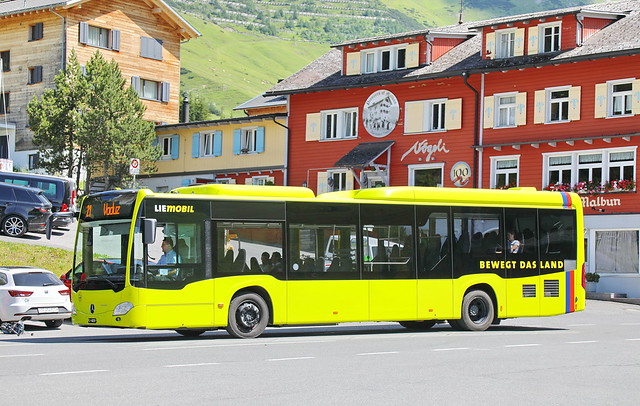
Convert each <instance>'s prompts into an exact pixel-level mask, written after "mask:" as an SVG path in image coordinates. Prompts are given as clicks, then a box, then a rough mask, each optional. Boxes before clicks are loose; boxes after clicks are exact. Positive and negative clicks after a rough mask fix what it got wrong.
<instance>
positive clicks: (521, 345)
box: [504, 344, 540, 348]
mask: <svg viewBox="0 0 640 406" xmlns="http://www.w3.org/2000/svg"><path fill="white" fill-rule="evenodd" d="M538 346H540V344H510V345H505V346H504V347H505V348H517V347H538Z"/></svg>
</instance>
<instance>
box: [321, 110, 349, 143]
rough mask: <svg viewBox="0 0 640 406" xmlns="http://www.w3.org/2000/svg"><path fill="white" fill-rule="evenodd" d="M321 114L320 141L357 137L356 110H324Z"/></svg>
mask: <svg viewBox="0 0 640 406" xmlns="http://www.w3.org/2000/svg"><path fill="white" fill-rule="evenodd" d="M321 114H322V124H321V125H322V130H321V139H322V140H343V139H353V138H357V137H358V109H357V108H349V109H338V110H325V111H322V112H321Z"/></svg>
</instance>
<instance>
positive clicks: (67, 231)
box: [0, 221, 78, 251]
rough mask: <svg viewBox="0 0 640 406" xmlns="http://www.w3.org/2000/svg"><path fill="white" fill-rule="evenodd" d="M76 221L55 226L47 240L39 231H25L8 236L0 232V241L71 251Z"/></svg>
mask: <svg viewBox="0 0 640 406" xmlns="http://www.w3.org/2000/svg"><path fill="white" fill-rule="evenodd" d="M77 224H78V222H77V221H74V222H73V223H72V224H71V226H70V227H69V228H56V229H54V230H53V231H52V232H51V239H50V240H47V236H46V235H45V234H41V233H26V234H25V235H23V236H22V237H19V238H17V237H9V236H7V235H4V234H2V233H0V241H6V242H15V243H21V244H33V245H44V246H47V247H53V248H60V249H65V250H69V251H73V247H74V241H75V234H76V226H77Z"/></svg>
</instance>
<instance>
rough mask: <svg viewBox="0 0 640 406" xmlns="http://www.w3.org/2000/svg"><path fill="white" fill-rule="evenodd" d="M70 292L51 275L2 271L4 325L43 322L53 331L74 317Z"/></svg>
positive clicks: (29, 270) (10, 269)
mask: <svg viewBox="0 0 640 406" xmlns="http://www.w3.org/2000/svg"><path fill="white" fill-rule="evenodd" d="M70 293H71V292H70V290H69V288H67V287H66V286H65V285H64V283H62V281H61V280H60V279H59V278H58V277H57V276H56V275H55V274H54V273H53V272H51V271H47V270H45V269H42V268H35V267H29V266H21V267H12V266H7V267H0V321H3V322H5V321H19V320H36V321H43V322H44V324H46V325H47V327H49V328H56V327H60V325H62V321H63V320H64V319H67V318H69V317H71V310H72V304H71V295H70Z"/></svg>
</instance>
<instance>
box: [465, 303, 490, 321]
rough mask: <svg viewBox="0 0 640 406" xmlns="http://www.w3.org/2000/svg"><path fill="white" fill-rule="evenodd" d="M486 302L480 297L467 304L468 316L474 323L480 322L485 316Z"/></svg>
mask: <svg viewBox="0 0 640 406" xmlns="http://www.w3.org/2000/svg"><path fill="white" fill-rule="evenodd" d="M487 313H488V312H487V304H486V303H485V302H484V300H482V299H479V298H477V299H474V300H473V301H472V302H471V304H470V305H469V318H470V319H471V320H472V321H473V322H474V323H481V322H482V321H483V320H484V319H486V318H487Z"/></svg>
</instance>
